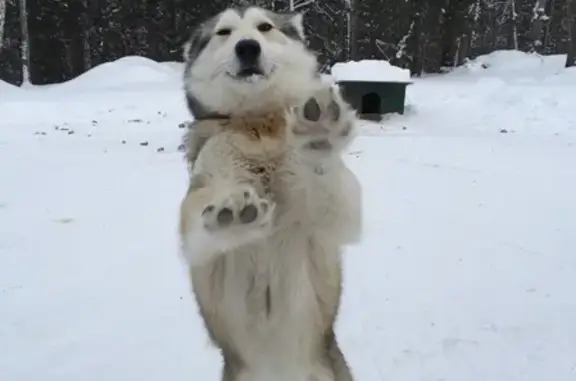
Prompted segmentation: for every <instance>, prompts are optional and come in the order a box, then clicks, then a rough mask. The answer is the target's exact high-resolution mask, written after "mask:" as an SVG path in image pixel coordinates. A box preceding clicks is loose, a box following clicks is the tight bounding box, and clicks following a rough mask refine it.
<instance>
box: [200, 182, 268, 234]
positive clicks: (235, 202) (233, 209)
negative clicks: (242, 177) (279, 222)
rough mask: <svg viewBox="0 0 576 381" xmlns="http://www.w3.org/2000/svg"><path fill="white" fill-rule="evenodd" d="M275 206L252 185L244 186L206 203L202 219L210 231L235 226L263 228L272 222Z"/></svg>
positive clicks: (240, 227)
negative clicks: (259, 194)
mask: <svg viewBox="0 0 576 381" xmlns="http://www.w3.org/2000/svg"><path fill="white" fill-rule="evenodd" d="M273 206H274V205H273V204H272V203H271V202H270V201H268V200H266V199H263V198H260V196H258V194H257V193H256V191H255V190H254V189H253V188H252V187H250V186H244V187H239V188H238V189H236V190H234V191H233V192H231V193H230V194H229V195H228V196H226V197H223V198H221V199H219V200H217V201H215V202H214V203H211V204H208V205H206V206H205V207H204V209H203V211H202V220H203V222H204V227H205V228H206V229H207V230H209V231H216V230H221V229H227V228H235V227H236V228H239V229H244V228H251V227H261V228H263V227H266V226H267V225H269V224H270V223H271V216H272V211H273V209H274V208H273Z"/></svg>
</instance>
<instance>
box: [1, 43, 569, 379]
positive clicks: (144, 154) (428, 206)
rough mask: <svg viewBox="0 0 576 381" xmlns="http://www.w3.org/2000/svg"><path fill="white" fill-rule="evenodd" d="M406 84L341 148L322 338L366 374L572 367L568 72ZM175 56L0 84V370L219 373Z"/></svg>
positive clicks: (457, 75) (503, 372) (481, 63)
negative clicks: (343, 196)
mask: <svg viewBox="0 0 576 381" xmlns="http://www.w3.org/2000/svg"><path fill="white" fill-rule="evenodd" d="M563 59H564V57H560V56H556V57H548V58H544V59H542V58H538V57H535V56H527V55H524V54H522V53H515V52H498V53H494V54H491V55H489V56H484V57H481V58H480V59H479V60H477V61H476V62H473V63H471V64H470V65H468V67H464V68H459V69H457V70H456V71H455V72H453V73H451V74H449V75H445V76H428V77H426V78H423V79H418V80H416V81H415V83H414V84H413V85H411V86H410V87H409V90H408V110H407V113H406V114H405V115H404V116H400V115H394V116H389V117H386V118H385V120H384V121H383V122H382V124H381V125H375V124H364V125H363V126H362V127H361V136H360V137H359V138H358V139H357V141H356V142H355V144H354V145H353V147H351V149H350V152H349V153H348V154H347V161H348V162H349V164H350V166H351V168H353V170H354V171H355V172H356V173H357V174H358V176H359V178H360V180H361V181H362V183H363V186H364V200H365V217H364V218H365V226H366V230H365V234H364V238H363V242H362V244H361V245H359V246H357V247H351V248H350V249H349V250H348V252H347V255H346V259H345V265H346V267H345V283H346V287H345V293H344V299H343V306H342V313H341V316H340V319H339V322H338V326H337V331H338V334H339V336H340V340H341V342H342V347H343V350H344V351H345V352H346V354H347V356H348V358H349V360H350V363H351V366H352V368H353V371H354V373H355V374H356V376H357V379H358V380H363V381H381V380H390V381H392V380H394V381H440V380H442V381H549V380H550V381H574V380H576V229H575V228H576V201H575V200H576V146H575V143H576V90H575V88H576V70H575V69H570V70H566V69H563ZM179 70H180V67H179V65H176V64H172V63H167V64H157V63H155V62H152V61H149V60H145V59H142V58H137V57H129V58H125V59H122V60H120V61H118V62H115V63H111V64H106V65H102V66H100V67H97V68H95V69H94V70H92V71H90V72H88V73H86V74H84V75H83V76H81V77H79V78H77V79H76V80H74V81H71V82H69V83H66V84H61V85H54V86H45V87H28V88H25V89H21V88H16V87H11V86H9V85H7V84H5V83H2V82H0V380H2V381H36V380H42V381H79V380H82V381H125V380H140V381H165V380H171V381H178V380H182V381H184V380H188V381H190V380H198V381H211V380H212V381H216V380H217V378H218V373H219V363H220V359H219V356H218V355H217V353H216V352H215V350H213V349H212V348H211V347H210V346H209V344H208V340H207V338H206V335H205V333H204V329H203V327H202V323H201V321H200V319H199V317H198V315H197V314H196V306H195V304H194V301H193V298H192V296H191V294H190V292H189V290H188V289H189V286H188V283H187V279H186V275H185V269H184V268H183V264H182V262H181V261H180V259H179V257H178V250H177V241H176V222H177V208H178V204H179V202H180V199H181V197H182V196H183V194H184V191H185V187H186V180H187V179H186V172H185V165H184V162H183V160H182V154H181V153H180V152H178V145H179V144H180V139H181V135H182V132H183V130H182V129H179V128H178V124H179V123H181V122H183V121H184V120H186V119H188V116H187V111H186V108H185V106H184V103H183V99H182V92H181V88H180V83H179V80H180V72H179Z"/></svg>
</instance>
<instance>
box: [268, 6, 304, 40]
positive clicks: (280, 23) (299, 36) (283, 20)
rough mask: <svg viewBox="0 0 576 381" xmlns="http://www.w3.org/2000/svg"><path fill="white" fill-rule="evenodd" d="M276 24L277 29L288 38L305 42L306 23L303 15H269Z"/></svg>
mask: <svg viewBox="0 0 576 381" xmlns="http://www.w3.org/2000/svg"><path fill="white" fill-rule="evenodd" d="M268 15H269V16H270V18H271V19H272V20H273V21H274V24H276V27H277V28H278V29H279V30H280V31H281V32H282V33H284V34H285V35H286V36H288V37H290V38H292V39H294V40H300V41H305V39H306V37H305V35H304V22H303V15H302V13H298V12H282V13H273V12H270V13H269V14H268Z"/></svg>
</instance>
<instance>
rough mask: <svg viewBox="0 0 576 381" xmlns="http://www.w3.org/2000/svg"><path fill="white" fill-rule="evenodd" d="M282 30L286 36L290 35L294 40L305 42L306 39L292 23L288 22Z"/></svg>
mask: <svg viewBox="0 0 576 381" xmlns="http://www.w3.org/2000/svg"><path fill="white" fill-rule="evenodd" d="M280 31H282V33H284V34H285V35H286V36H288V37H290V38H291V39H293V40H298V41H302V42H304V39H303V38H302V36H301V35H300V33H299V32H298V29H296V27H295V26H294V25H293V24H292V23H286V24H284V25H282V26H281V28H280Z"/></svg>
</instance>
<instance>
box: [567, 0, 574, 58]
mask: <svg viewBox="0 0 576 381" xmlns="http://www.w3.org/2000/svg"><path fill="white" fill-rule="evenodd" d="M566 16H567V17H566V27H567V29H568V57H566V67H574V66H576V0H567V4H566Z"/></svg>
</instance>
